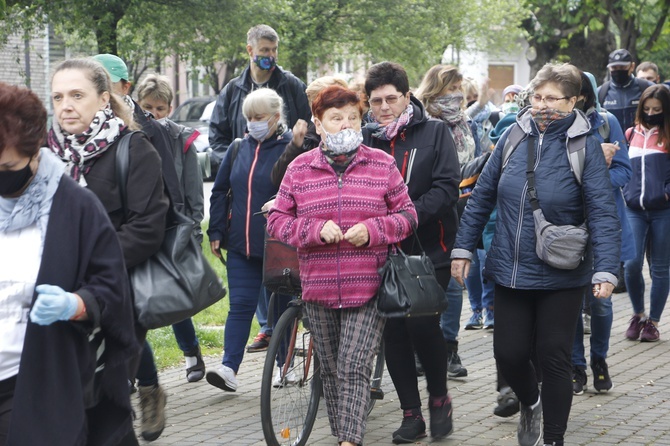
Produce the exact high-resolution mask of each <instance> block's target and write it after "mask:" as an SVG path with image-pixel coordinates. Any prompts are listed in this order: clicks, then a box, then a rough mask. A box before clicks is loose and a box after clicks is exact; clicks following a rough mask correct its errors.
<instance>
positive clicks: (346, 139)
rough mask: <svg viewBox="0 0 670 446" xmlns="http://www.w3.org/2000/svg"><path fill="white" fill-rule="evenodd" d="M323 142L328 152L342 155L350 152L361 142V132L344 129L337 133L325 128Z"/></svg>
mask: <svg viewBox="0 0 670 446" xmlns="http://www.w3.org/2000/svg"><path fill="white" fill-rule="evenodd" d="M323 132H324V133H325V139H324V143H325V144H326V147H327V148H328V150H329V151H330V152H332V153H333V154H335V155H344V154H347V153H349V152H352V151H354V150H356V149H358V147H359V146H360V145H361V143H362V142H363V133H362V132H361V131H360V130H354V129H344V130H340V131H339V132H337V133H328V132H327V131H326V130H325V129H324V130H323Z"/></svg>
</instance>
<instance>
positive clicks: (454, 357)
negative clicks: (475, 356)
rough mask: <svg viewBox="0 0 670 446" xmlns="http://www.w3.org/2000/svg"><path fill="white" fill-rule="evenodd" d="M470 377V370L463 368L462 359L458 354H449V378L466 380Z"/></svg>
mask: <svg viewBox="0 0 670 446" xmlns="http://www.w3.org/2000/svg"><path fill="white" fill-rule="evenodd" d="M466 376H468V369H466V368H465V367H463V364H462V363H461V357H460V356H458V352H454V351H448V352H447V377H448V378H465V377H466Z"/></svg>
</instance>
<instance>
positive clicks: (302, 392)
mask: <svg viewBox="0 0 670 446" xmlns="http://www.w3.org/2000/svg"><path fill="white" fill-rule="evenodd" d="M303 310H304V309H303V307H302V306H301V305H293V306H289V307H288V308H287V309H286V310H285V311H284V314H282V316H281V317H280V318H279V321H277V325H276V326H275V328H274V330H273V333H272V339H271V340H270V345H269V346H268V350H267V353H266V357H265V365H264V367H263V378H262V382H261V424H262V426H263V436H264V437H265V441H266V442H267V444H268V445H269V446H304V445H306V444H307V439H308V438H309V434H310V433H311V432H312V427H314V421H315V420H316V413H317V411H318V409H319V397H320V395H321V376H320V375H319V363H318V359H317V357H316V355H315V352H314V347H313V343H312V337H311V332H310V330H309V328H308V327H306V326H305V325H304V324H303Z"/></svg>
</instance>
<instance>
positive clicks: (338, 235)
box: [319, 220, 344, 243]
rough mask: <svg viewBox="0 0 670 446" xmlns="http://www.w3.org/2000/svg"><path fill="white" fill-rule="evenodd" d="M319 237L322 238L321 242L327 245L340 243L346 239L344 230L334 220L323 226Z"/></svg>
mask: <svg viewBox="0 0 670 446" xmlns="http://www.w3.org/2000/svg"><path fill="white" fill-rule="evenodd" d="M319 236H320V237H321V240H323V241H324V242H326V243H339V242H340V241H341V240H342V239H343V238H344V234H342V230H341V229H340V227H339V226H337V223H335V222H334V221H333V220H328V221H327V222H326V224H325V225H323V228H321V232H320V233H319Z"/></svg>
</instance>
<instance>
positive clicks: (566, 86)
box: [529, 63, 582, 98]
mask: <svg viewBox="0 0 670 446" xmlns="http://www.w3.org/2000/svg"><path fill="white" fill-rule="evenodd" d="M550 82H551V83H554V84H556V85H557V86H558V88H559V89H560V90H561V92H563V94H564V95H566V96H567V97H569V98H571V97H573V96H579V94H580V92H581V90H582V75H581V73H580V72H579V69H578V68H577V67H576V66H574V65H571V64H569V63H564V64H551V63H548V64H546V65H545V66H543V67H542V68H541V69H540V71H538V72H537V74H536V75H535V78H533V80H532V81H530V86H529V87H530V90H532V91H535V90H536V89H538V88H540V87H541V86H543V85H544V84H548V83H550Z"/></svg>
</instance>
